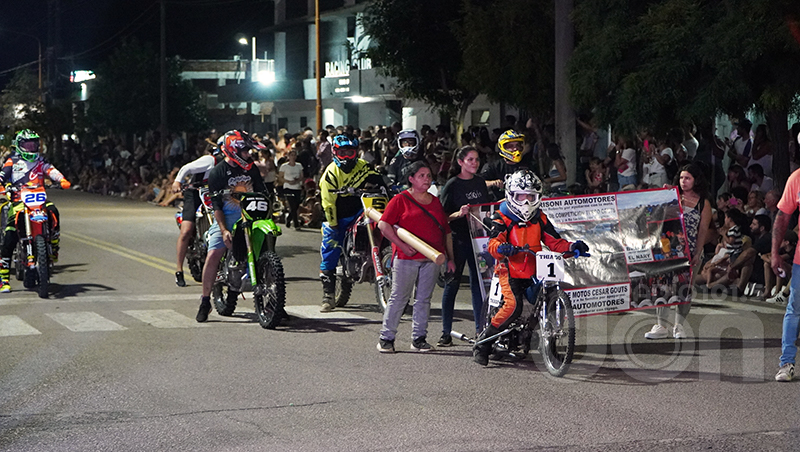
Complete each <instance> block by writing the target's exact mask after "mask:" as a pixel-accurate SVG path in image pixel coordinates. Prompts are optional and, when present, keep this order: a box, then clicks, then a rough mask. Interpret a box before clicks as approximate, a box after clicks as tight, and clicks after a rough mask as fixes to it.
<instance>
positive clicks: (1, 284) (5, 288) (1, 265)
mask: <svg viewBox="0 0 800 452" xmlns="http://www.w3.org/2000/svg"><path fill="white" fill-rule="evenodd" d="M9 267H11V258H8V257H4V258H3V259H2V260H0V293H8V292H11V284H9V283H8V268H9Z"/></svg>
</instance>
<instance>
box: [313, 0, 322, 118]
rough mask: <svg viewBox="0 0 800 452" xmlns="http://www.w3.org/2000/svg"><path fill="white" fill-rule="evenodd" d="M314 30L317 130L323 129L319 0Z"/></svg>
mask: <svg viewBox="0 0 800 452" xmlns="http://www.w3.org/2000/svg"><path fill="white" fill-rule="evenodd" d="M314 31H315V32H316V35H317V36H316V45H315V46H314V47H316V60H317V62H316V69H315V71H314V72H316V76H317V77H316V81H317V132H319V131H320V130H322V75H321V74H320V62H319V58H320V50H319V35H320V32H319V0H314Z"/></svg>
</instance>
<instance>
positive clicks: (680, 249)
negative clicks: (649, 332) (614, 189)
mask: <svg viewBox="0 0 800 452" xmlns="http://www.w3.org/2000/svg"><path fill="white" fill-rule="evenodd" d="M499 204H500V203H494V204H481V205H476V206H471V208H470V218H469V226H470V232H471V234H472V246H473V250H474V255H475V261H476V264H477V267H478V271H480V272H481V277H482V278H483V281H484V287H482V289H483V295H484V298H485V295H486V291H487V289H488V285H489V283H490V281H491V278H492V273H493V270H494V258H492V256H491V255H490V254H489V252H488V251H487V248H488V243H489V229H490V227H491V220H490V219H491V216H492V214H493V213H494V211H495V209H497V208H498V206H499ZM541 210H542V212H544V213H545V214H546V215H547V218H548V219H549V220H550V222H551V223H552V224H553V226H554V227H555V229H556V231H558V233H559V234H560V235H561V237H562V238H564V239H566V240H569V241H575V240H583V241H584V242H586V244H588V245H589V248H590V249H591V257H589V258H585V257H581V258H577V259H566V260H565V265H566V270H565V278H564V281H563V282H562V283H561V287H562V288H563V289H564V290H565V291H566V292H567V293H568V294H569V295H570V298H571V299H572V305H573V309H574V312H575V316H585V315H592V314H604V313H609V312H621V311H628V310H632V309H643V308H649V307H654V306H668V305H673V304H679V303H686V302H688V301H689V296H690V293H691V290H690V284H689V282H690V281H691V273H690V265H689V251H688V246H687V242H686V232H685V229H684V225H683V211H682V209H681V206H680V202H679V196H678V190H677V189H655V190H642V191H628V192H621V193H604V194H601V195H579V196H571V197H563V198H548V199H543V200H542V204H541Z"/></svg>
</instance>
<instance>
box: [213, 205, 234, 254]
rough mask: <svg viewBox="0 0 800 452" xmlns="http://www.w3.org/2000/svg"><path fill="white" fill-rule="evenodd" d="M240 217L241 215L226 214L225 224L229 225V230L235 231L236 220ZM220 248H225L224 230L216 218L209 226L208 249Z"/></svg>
mask: <svg viewBox="0 0 800 452" xmlns="http://www.w3.org/2000/svg"><path fill="white" fill-rule="evenodd" d="M238 219H239V215H238V214H237V215H232V216H228V215H226V216H225V224H226V225H227V226H228V230H229V231H231V233H233V224H234V223H236V220H238ZM220 248H225V241H224V240H222V231H220V229H219V225H218V224H217V220H216V219H214V224H212V225H211V227H210V228H208V250H209V251H211V250H218V249H220Z"/></svg>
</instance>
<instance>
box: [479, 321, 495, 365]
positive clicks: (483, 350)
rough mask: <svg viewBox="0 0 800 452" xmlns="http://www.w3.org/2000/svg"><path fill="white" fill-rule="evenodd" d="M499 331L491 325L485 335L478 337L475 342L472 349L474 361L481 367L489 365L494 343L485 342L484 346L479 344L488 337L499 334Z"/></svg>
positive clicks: (484, 332)
mask: <svg viewBox="0 0 800 452" xmlns="http://www.w3.org/2000/svg"><path fill="white" fill-rule="evenodd" d="M499 332H500V330H498V329H497V328H496V327H495V326H494V325H492V324H489V327H487V328H486V329H485V330H483V333H481V334H480V336H478V338H477V339H476V340H475V345H474V346H473V347H472V359H473V360H474V361H475V362H476V363H478V364H480V365H481V366H487V365H489V353H491V352H492V342H491V341H490V342H485V343H483V344H478V342H480V341H482V340H483V339H485V338H487V337H491V336H494V335H495V334H497V333H499Z"/></svg>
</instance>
